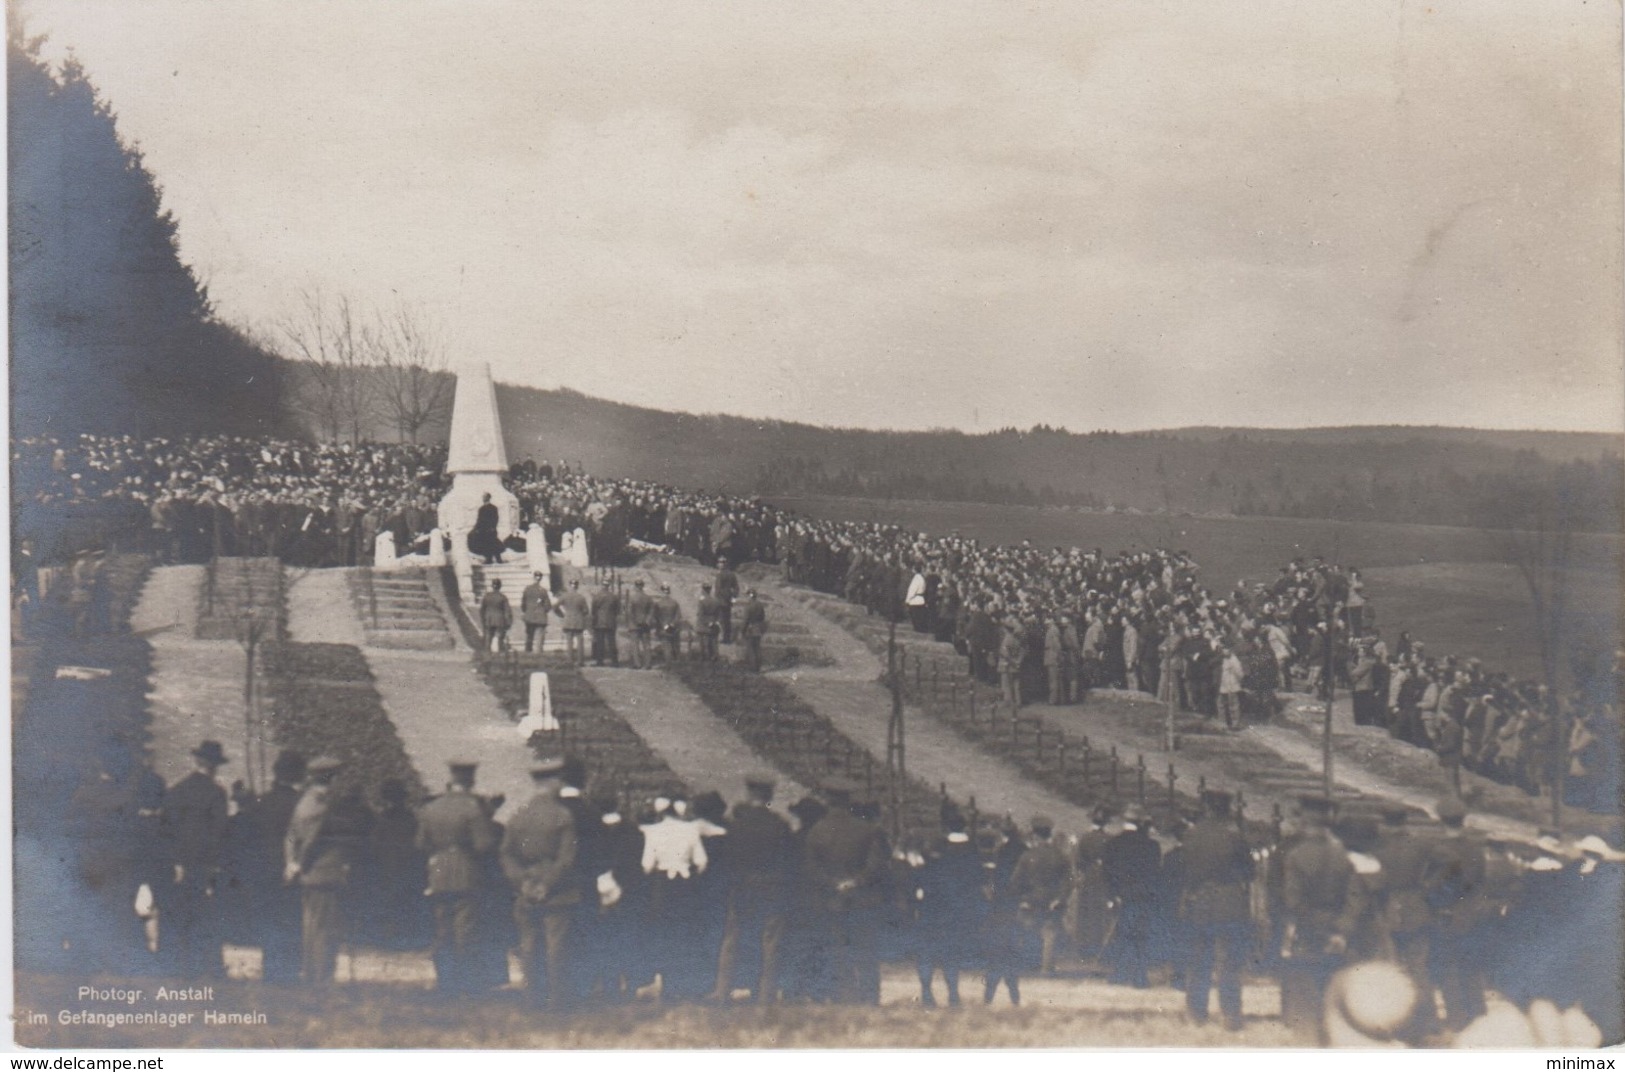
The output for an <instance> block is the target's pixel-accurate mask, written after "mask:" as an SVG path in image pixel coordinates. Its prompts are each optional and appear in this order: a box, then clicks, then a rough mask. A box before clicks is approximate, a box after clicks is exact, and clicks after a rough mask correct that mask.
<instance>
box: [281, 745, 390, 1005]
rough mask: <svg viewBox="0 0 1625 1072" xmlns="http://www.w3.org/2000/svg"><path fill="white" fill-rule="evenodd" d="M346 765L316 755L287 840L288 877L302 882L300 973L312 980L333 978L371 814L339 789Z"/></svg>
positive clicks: (321, 983)
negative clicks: (351, 885)
mask: <svg viewBox="0 0 1625 1072" xmlns="http://www.w3.org/2000/svg"><path fill="white" fill-rule="evenodd" d="M343 766H344V764H343V763H341V762H340V761H339V760H337V759H334V758H333V757H331V756H321V757H318V758H316V759H313V760H311V762H310V784H309V785H307V786H306V787H305V792H304V794H303V795H302V796H301V797H300V798H299V803H298V804H296V805H294V809H293V815H292V816H291V817H290V818H289V820H288V836H287V838H286V839H285V841H284V844H283V850H284V859H285V861H286V865H285V869H284V871H283V878H284V880H285V881H287V882H290V883H297V884H298V885H299V894H300V909H301V913H300V914H301V920H302V924H303V925H302V927H301V933H302V938H303V941H302V944H301V956H300V975H301V976H302V977H303V979H304V981H305V983H306V985H312V986H326V985H328V984H330V983H332V982H333V974H334V970H335V968H336V967H337V965H338V954H339V947H340V946H341V945H342V944H343V943H344V941H345V937H346V930H345V919H344V901H343V898H344V893H345V889H346V887H347V886H348V885H349V883H350V872H351V870H352V869H353V868H354V867H355V864H356V862H357V857H358V856H359V854H360V851H361V847H362V846H363V845H365V844H366V839H367V834H368V832H369V820H370V819H371V816H370V815H369V814H368V813H367V811H366V805H365V804H363V803H362V802H361V800H360V798H359V797H358V796H355V795H350V794H346V795H339V794H336V793H335V792H334V788H333V780H334V778H335V777H336V776H337V775H338V772H339V770H340V769H341V768H342V767H343Z"/></svg>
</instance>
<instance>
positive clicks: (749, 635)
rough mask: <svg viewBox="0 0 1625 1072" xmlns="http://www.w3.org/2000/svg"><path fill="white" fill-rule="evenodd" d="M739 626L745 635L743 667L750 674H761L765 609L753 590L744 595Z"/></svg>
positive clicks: (765, 620) (765, 618)
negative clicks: (749, 671)
mask: <svg viewBox="0 0 1625 1072" xmlns="http://www.w3.org/2000/svg"><path fill="white" fill-rule="evenodd" d="M724 620H726V619H724ZM741 624H742V626H743V632H744V635H745V665H746V666H747V667H749V668H750V670H751V672H753V673H757V674H759V673H761V672H762V638H763V637H764V636H766V635H767V608H766V607H764V606H762V601H761V600H759V599H757V598H756V589H754V588H752V589H751V590H750V591H748V592H746V593H745V613H744V618H743V621H742V623H741Z"/></svg>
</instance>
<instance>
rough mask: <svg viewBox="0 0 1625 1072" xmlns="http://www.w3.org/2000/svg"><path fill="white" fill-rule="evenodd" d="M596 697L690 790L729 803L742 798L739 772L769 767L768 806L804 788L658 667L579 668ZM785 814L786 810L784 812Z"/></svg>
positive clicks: (785, 800) (779, 807)
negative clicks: (773, 785)
mask: <svg viewBox="0 0 1625 1072" xmlns="http://www.w3.org/2000/svg"><path fill="white" fill-rule="evenodd" d="M582 674H583V676H584V677H586V679H587V680H588V681H589V682H591V683H592V687H593V689H594V690H595V691H596V692H597V693H598V695H599V697H600V698H602V699H603V701H604V702H605V703H606V704H608V705H609V706H610V708H611V710H613V711H614V712H615V713H616V714H617V715H619V716H620V717H621V718H622V719H624V720H625V721H626V724H627V725H628V726H630V727H631V728H632V730H633V731H634V732H636V733H637V735H638V736H639V737H641V738H643V740H644V742H645V743H646V744H647V745H648V746H649V747H650V748H651V749H653V750H654V751H655V752H656V753H657V754H658V755H659V756H660V758H662V759H664V760H665V761H666V764H667V765H668V766H670V767H671V769H672V771H673V772H674V773H675V774H676V775H677V776H678V777H679V778H681V779H682V780H683V781H684V782H687V783H688V784H689V785H690V786H692V787H693V788H694V791H695V792H704V791H705V790H707V789H715V790H717V791H718V792H720V793H721V794H722V796H723V799H724V800H726V801H728V802H729V803H730V804H731V803H733V802H734V801H736V800H743V799H744V798H745V775H746V774H748V773H750V772H751V771H755V770H765V771H774V772H776V773H777V775H778V779H779V785H778V790H777V792H776V793H775V795H774V802H775V803H774V806H775V808H776V809H777V810H779V811H781V812H783V811H784V808H785V807H786V806H787V805H789V804H791V803H793V802H795V801H796V800H798V799H799V798H801V797H802V796H804V795H806V793H807V790H806V789H805V788H804V787H803V786H801V785H798V784H797V783H796V782H795V781H794V780H792V779H790V778H789V777H788V776H787V775H785V774H784V773H783V772H782V771H778V770H777V768H776V767H774V765H773V763H772V762H771V761H770V760H767V759H765V758H763V757H762V756H760V755H758V754H757V753H756V752H755V751H753V750H752V749H751V747H750V745H748V744H746V743H745V742H744V740H743V739H741V738H740V736H739V734H737V733H735V732H734V731H733V729H732V728H731V727H730V726H729V725H728V724H727V723H726V722H724V721H723V720H722V719H720V718H718V717H717V716H716V715H715V714H714V713H713V712H712V711H711V709H710V708H709V707H707V706H706V705H705V702H704V701H703V700H701V699H700V698H699V697H698V696H696V695H694V693H693V692H692V691H691V690H690V689H689V688H688V687H687V686H685V685H684V684H683V683H682V682H681V681H678V680H677V679H676V678H675V677H671V676H670V675H668V674H664V673H660V672H658V671H641V670H610V669H603V668H596V667H591V666H589V667H585V668H584V669H583V670H582ZM785 814H786V815H788V812H785Z"/></svg>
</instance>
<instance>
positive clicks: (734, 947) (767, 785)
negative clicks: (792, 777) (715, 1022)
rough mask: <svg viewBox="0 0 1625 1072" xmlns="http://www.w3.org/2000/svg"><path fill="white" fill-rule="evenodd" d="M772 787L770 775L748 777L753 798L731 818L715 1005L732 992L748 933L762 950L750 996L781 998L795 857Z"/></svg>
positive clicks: (769, 999)
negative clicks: (781, 965)
mask: <svg viewBox="0 0 1625 1072" xmlns="http://www.w3.org/2000/svg"><path fill="white" fill-rule="evenodd" d="M774 786H775V781H774V778H773V776H772V775H770V774H753V775H749V776H747V777H746V778H745V791H746V792H747V793H748V794H749V798H748V799H747V800H744V801H741V802H740V803H738V804H735V805H734V807H733V812H732V815H731V817H730V820H729V824H728V844H729V858H730V861H731V863H732V867H731V868H729V869H728V875H727V877H728V880H729V889H728V890H727V891H726V898H727V917H726V919H725V920H724V923H723V931H722V944H721V949H720V951H719V952H718V955H717V985H716V990H715V991H714V992H713V993H712V994H711V997H712V1000H714V1001H718V1002H726V1001H727V1000H728V999H729V996H730V995H731V993H732V987H733V981H734V968H735V965H736V963H737V961H738V955H739V947H740V940H741V938H742V937H744V936H746V935H750V936H753V937H755V938H756V939H758V940H759V941H760V944H761V952H762V959H761V965H760V970H759V971H758V972H757V973H755V979H754V983H753V985H752V987H751V992H752V994H753V996H754V997H755V999H756V1001H757V1002H758V1003H762V1004H765V1003H768V1002H773V1001H777V1000H778V989H779V953H780V947H781V944H782V942H783V939H784V926H785V914H786V912H787V911H788V908H789V899H790V886H791V883H793V882H794V880H795V871H794V867H795V859H796V857H795V840H794V837H793V836H792V834H791V833H790V824H789V823H787V822H785V820H784V819H783V818H782V817H780V816H778V815H776V814H774V812H773V811H772V810H771V808H770V806H771V805H772V803H773V790H774Z"/></svg>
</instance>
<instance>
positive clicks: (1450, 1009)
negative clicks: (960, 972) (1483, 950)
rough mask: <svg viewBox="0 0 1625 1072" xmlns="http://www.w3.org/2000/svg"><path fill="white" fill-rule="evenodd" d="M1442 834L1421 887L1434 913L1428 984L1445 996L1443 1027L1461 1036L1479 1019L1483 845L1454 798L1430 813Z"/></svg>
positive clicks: (1482, 969) (1481, 1002)
mask: <svg viewBox="0 0 1625 1072" xmlns="http://www.w3.org/2000/svg"><path fill="white" fill-rule="evenodd" d="M1435 810H1436V811H1437V813H1438V816H1439V821H1440V822H1441V823H1443V824H1444V827H1445V834H1444V836H1443V837H1441V838H1438V839H1436V840H1435V841H1434V843H1433V846H1432V850H1431V852H1430V853H1429V856H1428V861H1427V864H1426V866H1425V868H1424V872H1423V879H1422V885H1423V887H1424V890H1425V897H1426V900H1427V905H1428V908H1429V909H1431V911H1432V913H1433V925H1432V928H1431V930H1432V935H1431V938H1430V946H1431V948H1430V949H1429V956H1430V967H1431V979H1432V981H1433V985H1434V986H1436V987H1437V988H1438V989H1439V993H1440V994H1441V995H1442V996H1443V997H1444V1007H1445V1026H1447V1027H1448V1028H1450V1030H1452V1031H1460V1030H1461V1029H1462V1028H1464V1027H1466V1026H1467V1025H1468V1024H1470V1023H1472V1022H1473V1021H1474V1020H1476V1019H1478V1018H1479V1017H1480V1016H1482V1015H1484V1009H1485V1005H1484V989H1485V985H1486V980H1485V964H1484V958H1483V957H1482V956H1481V955H1480V951H1479V949H1478V948H1477V941H1476V939H1477V934H1476V932H1477V930H1478V925H1479V923H1480V922H1481V920H1482V917H1483V916H1484V914H1485V904H1484V872H1485V868H1484V842H1483V839H1482V838H1480V837H1479V836H1478V835H1476V834H1474V833H1471V832H1469V831H1468V830H1467V829H1466V827H1465V823H1466V819H1467V807H1466V805H1464V804H1463V803H1462V802H1461V800H1460V799H1459V798H1457V797H1450V798H1448V799H1445V800H1442V801H1440V802H1439V804H1438V806H1437V808H1436V809H1435Z"/></svg>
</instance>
